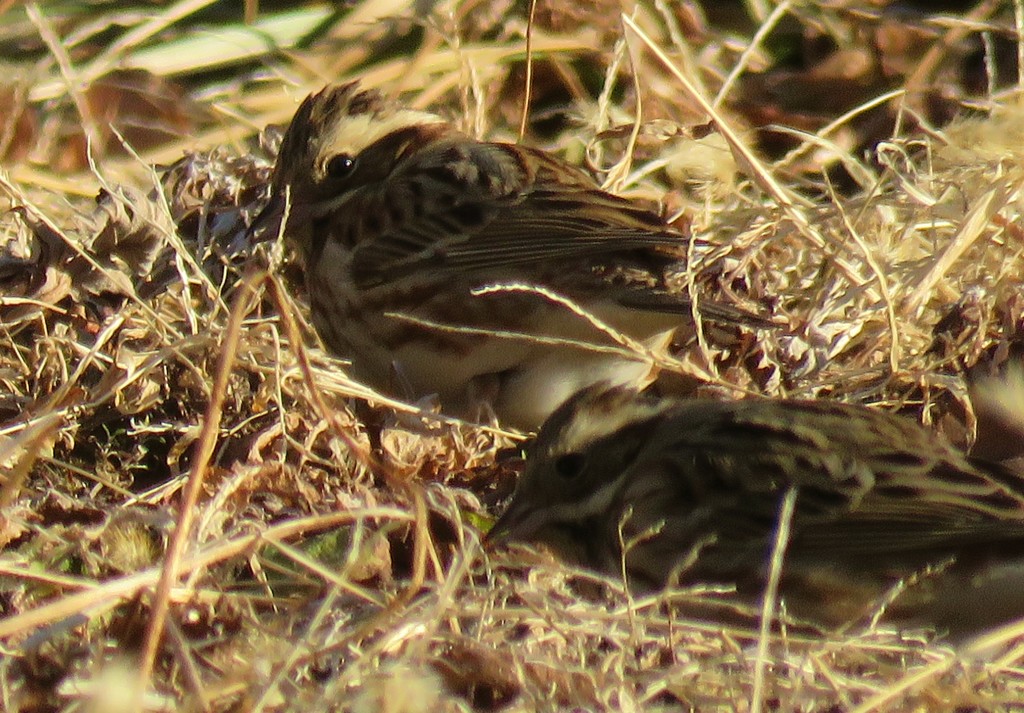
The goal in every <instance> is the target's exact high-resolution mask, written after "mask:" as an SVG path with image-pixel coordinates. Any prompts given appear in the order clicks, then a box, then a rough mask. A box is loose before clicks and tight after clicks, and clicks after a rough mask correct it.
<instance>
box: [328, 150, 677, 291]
mask: <svg viewBox="0 0 1024 713" xmlns="http://www.w3.org/2000/svg"><path fill="white" fill-rule="evenodd" d="M381 185H383V186H384V187H385V190H384V191H381V189H380V186H381ZM345 205H346V212H348V213H349V214H350V215H360V216H362V218H361V219H362V220H363V221H364V222H366V221H373V222H374V223H375V225H374V227H376V228H377V230H364V231H362V233H363V236H364V239H363V240H361V241H359V242H358V243H357V245H356V246H355V248H354V254H353V262H352V270H353V277H354V279H355V280H356V283H357V284H359V285H360V286H362V287H368V286H372V285H374V284H380V283H382V282H387V281H391V280H395V279H399V278H401V277H403V276H405V275H408V274H410V273H415V272H417V271H420V270H425V269H429V270H433V271H437V270H459V271H476V270H479V271H483V270H491V269H500V268H504V267H506V266H509V265H516V264H520V265H521V264H527V263H541V262H548V261H561V260H573V259H577V258H581V257H593V256H595V255H600V254H607V253H614V252H620V251H636V250H640V249H650V248H661V249H666V250H672V251H675V252H676V255H675V256H674V259H680V257H681V255H682V251H684V250H685V248H686V246H687V242H688V239H687V238H686V236H684V235H683V234H681V233H679V232H677V231H675V230H673V229H671V228H669V227H668V226H667V225H666V224H665V223H664V221H663V220H662V219H661V218H660V217H659V216H658V215H656V214H654V213H652V212H650V211H647V210H643V209H641V208H638V207H637V206H635V205H633V204H632V203H630V202H629V201H627V200H625V199H623V198H620V197H617V196H613V195H611V194H609V193H606V192H605V191H602V190H601V189H600V188H599V187H598V186H597V185H596V184H595V183H594V182H593V180H591V179H590V178H589V177H587V176H586V175H585V174H583V173H582V172H580V171H578V170H576V169H574V168H572V167H570V166H568V165H566V164H562V163H560V162H558V161H557V160H556V159H553V158H551V157H548V156H547V155H545V154H544V153H543V152H540V151H534V150H530V149H526V148H523V147H515V146H511V145H508V144H497V143H482V142H467V141H465V140H463V141H454V140H450V139H444V140H439V141H436V142H434V143H432V144H429V145H428V146H426V147H424V148H422V149H420V150H418V151H415V152H413V153H412V154H411V155H410V156H408V157H407V158H405V159H403V161H402V162H401V163H400V164H399V165H398V167H397V168H396V169H395V170H394V171H393V172H392V174H391V175H390V176H389V178H388V180H387V181H386V182H385V183H384V184H377V185H375V186H373V187H369V188H367V189H358V190H356V191H353V195H352V197H351V199H350V200H348V201H347V202H346V204H345ZM369 235H373V236H375V237H373V238H372V239H365V236H369Z"/></svg>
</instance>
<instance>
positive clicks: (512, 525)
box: [484, 497, 536, 545]
mask: <svg viewBox="0 0 1024 713" xmlns="http://www.w3.org/2000/svg"><path fill="white" fill-rule="evenodd" d="M517 505H518V504H517V503H516V501H515V498H514V497H513V499H512V502H511V503H510V504H509V506H508V508H507V509H506V510H505V512H504V513H502V515H501V517H499V518H498V521H497V522H496V523H494V525H493V526H492V527H491V529H490V530H488V531H487V536H486V537H485V538H484V542H485V543H486V544H488V545H493V544H495V543H498V542H503V543H505V542H508V541H510V540H513V539H516V540H522V539H529V536H530V534H531V533H532V532H533V531H534V530H535V529H536V528H535V527H534V526H533V525H534V523H531V522H530V520H531V518H530V514H531V511H530V510H529V509H526V508H523V507H517Z"/></svg>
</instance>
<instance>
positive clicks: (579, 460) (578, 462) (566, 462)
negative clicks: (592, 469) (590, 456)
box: [555, 453, 587, 480]
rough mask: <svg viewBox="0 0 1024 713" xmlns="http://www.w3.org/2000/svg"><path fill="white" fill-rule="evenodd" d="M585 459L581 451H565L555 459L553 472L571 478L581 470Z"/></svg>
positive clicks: (585, 461) (567, 478)
mask: <svg viewBox="0 0 1024 713" xmlns="http://www.w3.org/2000/svg"><path fill="white" fill-rule="evenodd" d="M586 463H587V459H586V456H584V455H583V454H582V453H566V454H565V455H564V456H559V457H558V458H556V459H555V472H556V473H558V474H559V475H560V476H562V477H563V478H565V479H566V480H572V479H573V478H575V477H576V476H578V475H579V474H580V473H582V472H583V466H584V465H586Z"/></svg>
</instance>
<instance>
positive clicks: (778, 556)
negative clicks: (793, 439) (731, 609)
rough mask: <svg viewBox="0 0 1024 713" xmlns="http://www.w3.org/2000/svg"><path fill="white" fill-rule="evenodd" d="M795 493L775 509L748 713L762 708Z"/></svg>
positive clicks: (788, 492) (757, 711) (794, 488)
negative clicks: (775, 527)
mask: <svg viewBox="0 0 1024 713" xmlns="http://www.w3.org/2000/svg"><path fill="white" fill-rule="evenodd" d="M797 493H798V489H797V488H796V487H791V488H790V489H789V490H788V491H786V497H785V498H783V500H782V507H781V508H780V509H779V529H778V530H777V531H776V533H775V543H774V545H773V546H772V561H771V568H770V570H769V571H768V582H767V584H766V585H765V588H764V602H763V604H762V606H761V626H760V630H759V631H758V637H757V658H755V660H754V691H753V693H752V694H751V696H750V711H751V713H759V711H760V710H761V709H762V708H763V707H764V675H765V670H766V669H767V667H768V643H769V641H771V634H772V620H773V619H774V618H775V607H776V605H777V604H778V601H779V582H781V581H782V564H783V562H784V560H785V555H786V545H787V544H789V531H790V527H791V526H792V524H793V512H794V511H795V509H796V497H797Z"/></svg>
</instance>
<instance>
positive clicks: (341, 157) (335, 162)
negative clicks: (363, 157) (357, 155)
mask: <svg viewBox="0 0 1024 713" xmlns="http://www.w3.org/2000/svg"><path fill="white" fill-rule="evenodd" d="M355 169H356V160H355V159H354V158H352V156H350V155H349V154H347V153H340V154H337V155H335V156H331V157H330V158H329V159H328V160H327V175H328V176H330V177H331V178H348V177H349V176H351V175H352V172H353V171H355Z"/></svg>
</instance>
